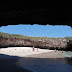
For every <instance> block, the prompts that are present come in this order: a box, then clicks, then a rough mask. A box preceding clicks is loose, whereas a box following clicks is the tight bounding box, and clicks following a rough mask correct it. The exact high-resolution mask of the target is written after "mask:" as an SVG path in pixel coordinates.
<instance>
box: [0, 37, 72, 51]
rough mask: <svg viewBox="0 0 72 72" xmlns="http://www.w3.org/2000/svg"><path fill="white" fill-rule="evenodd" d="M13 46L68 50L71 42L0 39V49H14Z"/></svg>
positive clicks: (60, 40) (61, 40)
mask: <svg viewBox="0 0 72 72" xmlns="http://www.w3.org/2000/svg"><path fill="white" fill-rule="evenodd" d="M15 46H31V47H32V46H35V47H39V48H44V49H58V50H61V49H63V50H68V47H69V46H72V40H71V41H70V40H69V41H68V40H65V41H64V39H48V38H47V39H46V38H45V39H23V38H7V37H0V47H1V48H2V47H15Z"/></svg>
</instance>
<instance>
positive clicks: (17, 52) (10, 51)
mask: <svg viewBox="0 0 72 72" xmlns="http://www.w3.org/2000/svg"><path fill="white" fill-rule="evenodd" d="M52 51H54V50H48V49H38V51H37V48H35V51H34V52H33V51H32V47H8V48H1V49H0V54H6V55H11V56H19V57H25V56H27V55H33V54H41V53H46V52H52Z"/></svg>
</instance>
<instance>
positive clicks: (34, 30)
mask: <svg viewBox="0 0 72 72" xmlns="http://www.w3.org/2000/svg"><path fill="white" fill-rule="evenodd" d="M0 32H3V33H8V34H17V35H23V36H29V37H49V38H64V37H72V28H71V27H69V26H66V25H65V26H64V25H59V26H58V25H54V26H52V25H45V26H44V25H37V24H34V25H22V24H20V25H8V26H2V27H0Z"/></svg>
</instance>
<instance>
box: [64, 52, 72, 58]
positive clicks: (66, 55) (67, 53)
mask: <svg viewBox="0 0 72 72" xmlns="http://www.w3.org/2000/svg"><path fill="white" fill-rule="evenodd" d="M63 55H64V56H65V57H70V58H72V52H64V53H63Z"/></svg>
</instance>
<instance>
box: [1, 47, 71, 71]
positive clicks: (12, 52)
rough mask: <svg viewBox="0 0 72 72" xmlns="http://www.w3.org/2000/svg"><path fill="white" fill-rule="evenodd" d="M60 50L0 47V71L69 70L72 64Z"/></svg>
mask: <svg viewBox="0 0 72 72" xmlns="http://www.w3.org/2000/svg"><path fill="white" fill-rule="evenodd" d="M69 62H70V61H68V59H67V58H65V56H64V55H63V53H62V51H56V52H55V50H47V49H38V51H37V48H35V51H33V49H32V47H9V48H2V49H0V65H1V66H0V68H1V69H0V72H6V71H7V72H48V71H49V72H71V71H72V66H70V65H69V64H68V63H69Z"/></svg>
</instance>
